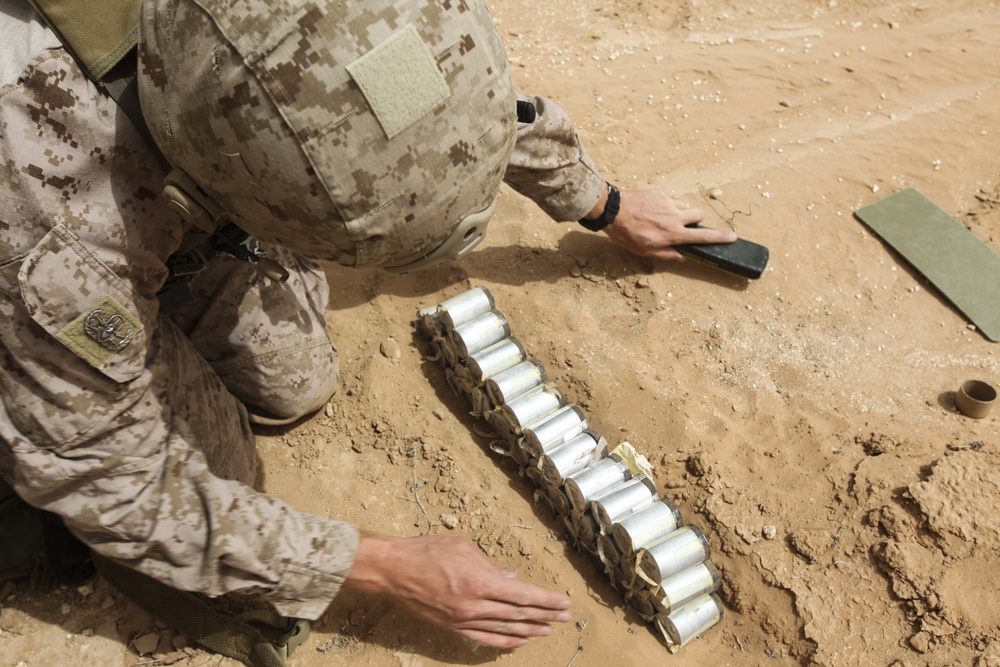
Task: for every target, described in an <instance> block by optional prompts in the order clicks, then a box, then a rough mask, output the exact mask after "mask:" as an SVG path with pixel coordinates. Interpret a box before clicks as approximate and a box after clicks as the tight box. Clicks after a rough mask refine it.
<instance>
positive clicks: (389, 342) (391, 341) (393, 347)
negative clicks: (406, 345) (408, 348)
mask: <svg viewBox="0 0 1000 667" xmlns="http://www.w3.org/2000/svg"><path fill="white" fill-rule="evenodd" d="M379 351H380V352H382V356H383V357H385V358H386V359H399V358H400V357H401V356H403V353H402V351H401V350H400V349H399V343H397V342H396V339H395V338H386V339H385V340H384V341H382V344H381V345H380V346H379Z"/></svg>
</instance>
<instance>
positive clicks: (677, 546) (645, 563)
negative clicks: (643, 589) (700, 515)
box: [638, 526, 711, 586]
mask: <svg viewBox="0 0 1000 667" xmlns="http://www.w3.org/2000/svg"><path fill="white" fill-rule="evenodd" d="M710 551H711V550H710V548H709V546H708V538H706V537H705V533H703V532H702V530H701V528H699V527H698V526H684V527H683V528H678V529H677V530H675V531H674V532H672V533H670V534H668V535H666V536H665V537H663V538H662V539H660V540H657V541H656V542H653V543H652V544H650V545H649V546H647V547H646V548H645V549H643V550H642V551H640V552H639V554H638V561H639V570H640V576H641V577H642V578H643V579H645V580H646V581H647V582H648V583H649V584H650V585H651V586H657V585H659V584H661V583H662V582H663V581H664V580H666V579H669V578H670V577H672V576H674V575H676V574H678V573H680V572H682V571H684V570H686V569H688V568H691V567H694V566H695V565H698V564H699V563H702V562H704V561H705V560H707V559H708V557H709V555H710Z"/></svg>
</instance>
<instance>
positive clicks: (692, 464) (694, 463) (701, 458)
mask: <svg viewBox="0 0 1000 667" xmlns="http://www.w3.org/2000/svg"><path fill="white" fill-rule="evenodd" d="M707 459H708V457H707V456H705V453H704V452H697V453H695V454H692V455H691V456H689V457H688V460H687V471H688V472H689V473H691V474H692V475H694V476H695V477H704V476H705V475H706V474H708V471H709V469H710V464H709V462H708V460H707Z"/></svg>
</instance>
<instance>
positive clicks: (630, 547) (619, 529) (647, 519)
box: [566, 482, 684, 560]
mask: <svg viewBox="0 0 1000 667" xmlns="http://www.w3.org/2000/svg"><path fill="white" fill-rule="evenodd" d="M566 487H567V489H566V491H567V493H569V483H568V482H567V484H566ZM570 500H573V496H572V494H570ZM683 523H684V522H683V520H682V519H681V512H680V510H679V509H677V506H676V505H674V504H673V503H672V502H670V501H669V500H667V499H666V498H660V499H659V500H657V501H656V502H654V503H653V504H651V505H648V506H646V507H643V508H642V509H640V510H638V511H637V512H633V513H632V514H629V515H628V516H624V517H622V518H620V519H618V520H617V521H615V524H614V526H612V528H611V535H612V536H613V537H614V539H615V544H617V545H618V549H619V550H620V551H621V552H622V555H623V556H628V557H630V558H632V559H633V560H634V559H635V554H636V552H637V551H639V550H640V549H644V548H645V547H647V546H648V545H650V544H652V543H653V542H656V541H657V540H659V539H660V538H662V537H666V536H667V535H669V534H670V533H672V532H674V531H675V530H677V529H678V528H680V526H681V525H683Z"/></svg>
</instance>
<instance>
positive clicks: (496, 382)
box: [484, 359, 549, 405]
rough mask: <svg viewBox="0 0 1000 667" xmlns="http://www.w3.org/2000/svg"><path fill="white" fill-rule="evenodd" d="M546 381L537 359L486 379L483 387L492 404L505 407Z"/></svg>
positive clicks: (527, 360) (523, 361)
mask: <svg viewBox="0 0 1000 667" xmlns="http://www.w3.org/2000/svg"><path fill="white" fill-rule="evenodd" d="M548 379H549V377H548V375H547V374H546V373H545V368H544V367H542V364H541V363H540V362H539V361H538V360H537V359H526V360H521V361H519V362H518V363H517V364H515V365H513V366H511V367H510V368H506V369H504V370H502V371H500V372H499V373H496V374H495V375H492V376H490V377H488V378H487V379H486V381H485V382H484V385H485V388H486V393H487V394H489V396H490V399H491V400H492V401H493V402H494V403H496V404H497V405H505V404H507V403H510V402H511V401H513V400H514V399H516V398H518V397H519V396H522V395H524V394H526V393H528V392H529V391H531V390H532V389H534V388H535V387H538V386H540V385H543V384H545V383H546V382H547V381H548Z"/></svg>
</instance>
